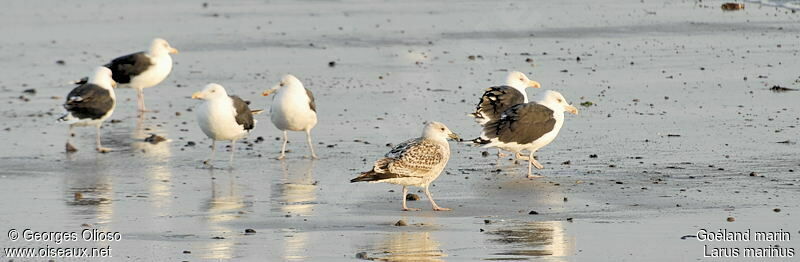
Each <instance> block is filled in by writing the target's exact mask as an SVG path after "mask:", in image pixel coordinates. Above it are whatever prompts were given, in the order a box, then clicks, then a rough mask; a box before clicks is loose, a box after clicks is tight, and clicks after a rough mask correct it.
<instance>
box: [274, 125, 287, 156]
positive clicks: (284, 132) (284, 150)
mask: <svg viewBox="0 0 800 262" xmlns="http://www.w3.org/2000/svg"><path fill="white" fill-rule="evenodd" d="M286 142H289V133H288V132H287V131H286V130H284V131H283V146H282V147H281V155H280V156H278V157H277V158H276V159H284V158H286Z"/></svg>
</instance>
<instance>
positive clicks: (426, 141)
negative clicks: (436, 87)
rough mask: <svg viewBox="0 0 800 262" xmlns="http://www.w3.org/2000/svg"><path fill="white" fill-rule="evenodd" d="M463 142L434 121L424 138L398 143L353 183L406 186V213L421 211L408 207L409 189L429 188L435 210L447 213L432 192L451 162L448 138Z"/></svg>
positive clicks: (404, 202) (404, 190)
mask: <svg viewBox="0 0 800 262" xmlns="http://www.w3.org/2000/svg"><path fill="white" fill-rule="evenodd" d="M448 138H451V139H454V140H456V141H459V140H460V138H459V137H458V135H456V134H455V133H453V132H452V131H450V129H449V128H447V126H445V125H444V124H442V123H439V122H430V123H428V124H427V125H425V127H424V128H423V130H422V137H418V138H414V139H411V140H408V141H405V142H403V143H400V144H398V145H397V146H395V147H394V148H392V150H391V151H389V153H386V155H385V157H384V158H381V159H378V161H375V164H374V165H373V167H372V169H370V170H368V171H366V172H363V173H361V175H359V176H358V177H356V178H353V179H351V180H350V183H354V182H370V183H381V182H384V183H391V184H397V185H402V186H403V198H402V200H403V211H410V210H413V211H417V210H419V209H417V208H409V207H408V206H406V195H407V194H408V187H409V186H416V187H421V188H424V189H425V195H427V196H428V200H429V201H430V202H431V206H433V210H434V211H447V210H450V209H449V208H443V207H440V206H439V205H437V204H436V202H434V201H433V196H431V191H430V190H429V189H428V187H429V186H430V184H431V182H433V181H434V180H436V178H437V177H439V175H440V174H441V173H442V170H444V167H445V166H446V165H447V160H448V159H450V145H449V144H448V143H447V139H448Z"/></svg>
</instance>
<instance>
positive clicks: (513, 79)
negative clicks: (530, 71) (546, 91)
mask: <svg viewBox="0 0 800 262" xmlns="http://www.w3.org/2000/svg"><path fill="white" fill-rule="evenodd" d="M506 85H508V86H510V87H513V88H516V89H517V90H519V91H520V92H524V91H522V90H525V88H528V87H532V88H541V87H542V85H541V84H539V82H536V81H533V80H530V79H528V77H527V76H525V74H523V73H522V72H519V71H513V72H511V73H508V76H507V77H506Z"/></svg>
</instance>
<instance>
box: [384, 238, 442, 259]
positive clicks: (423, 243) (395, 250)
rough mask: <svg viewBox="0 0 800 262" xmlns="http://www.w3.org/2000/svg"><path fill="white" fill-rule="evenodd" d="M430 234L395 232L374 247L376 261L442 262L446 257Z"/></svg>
mask: <svg viewBox="0 0 800 262" xmlns="http://www.w3.org/2000/svg"><path fill="white" fill-rule="evenodd" d="M440 246H441V244H440V243H439V241H436V240H435V239H433V237H432V234H431V232H396V233H391V234H389V235H388V236H387V238H386V239H384V240H383V241H380V242H379V243H378V244H377V245H375V246H374V249H375V250H376V251H375V252H373V253H374V254H371V255H370V259H371V260H376V261H444V260H443V259H442V258H444V257H447V255H446V254H445V253H444V252H443V251H442V249H441V247H440Z"/></svg>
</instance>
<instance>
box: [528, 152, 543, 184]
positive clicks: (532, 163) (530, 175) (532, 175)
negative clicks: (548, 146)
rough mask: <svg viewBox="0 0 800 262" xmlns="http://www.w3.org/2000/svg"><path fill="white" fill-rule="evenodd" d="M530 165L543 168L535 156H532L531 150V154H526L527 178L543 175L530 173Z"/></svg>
mask: <svg viewBox="0 0 800 262" xmlns="http://www.w3.org/2000/svg"><path fill="white" fill-rule="evenodd" d="M531 166H536V168H537V169H542V168H544V167H543V166H542V164H539V162H538V161H536V159H535V158H533V151H531V154H530V155H528V178H539V177H543V176H540V175H534V174H533V173H531Z"/></svg>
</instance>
